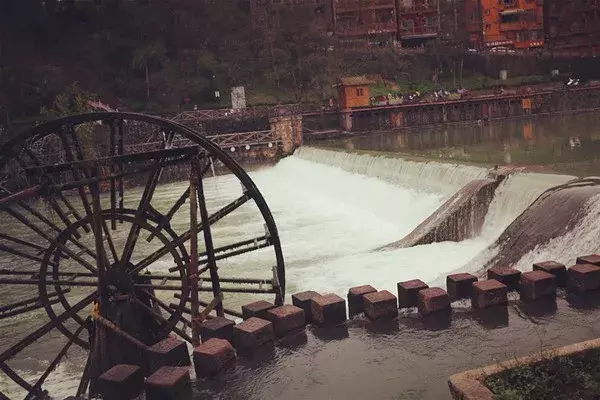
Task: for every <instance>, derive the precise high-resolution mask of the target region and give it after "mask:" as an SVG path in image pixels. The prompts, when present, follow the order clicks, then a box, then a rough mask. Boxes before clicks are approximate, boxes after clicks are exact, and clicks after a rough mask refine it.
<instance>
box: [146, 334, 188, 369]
mask: <svg viewBox="0 0 600 400" xmlns="http://www.w3.org/2000/svg"><path fill="white" fill-rule="evenodd" d="M148 362H149V364H150V373H153V372H154V371H156V370H158V369H159V368H160V367H164V366H171V367H180V366H184V365H190V355H189V354H188V350H187V345H186V343H185V342H184V341H182V340H179V339H177V338H174V337H168V338H166V339H163V340H161V341H160V342H158V343H156V344H155V345H154V346H152V347H150V350H149V351H148Z"/></svg>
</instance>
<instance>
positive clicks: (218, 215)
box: [131, 193, 252, 274]
mask: <svg viewBox="0 0 600 400" xmlns="http://www.w3.org/2000/svg"><path fill="white" fill-rule="evenodd" d="M251 198H252V196H251V195H250V194H249V193H244V194H243V195H242V196H240V197H239V198H237V199H236V200H234V201H232V202H231V203H229V204H227V205H226V206H224V207H223V208H221V209H220V210H219V211H217V212H215V213H214V214H212V215H211V216H210V218H209V223H210V224H214V223H216V222H218V221H220V220H221V219H223V218H224V217H226V216H227V215H229V214H231V213H232V212H233V211H235V210H237V209H238V208H240V207H241V206H242V205H244V204H245V203H246V202H247V201H248V200H250V199H251ZM202 230H203V224H202V223H199V224H198V232H200V231H202ZM190 235H191V230H188V231H186V232H185V233H183V234H181V235H180V236H177V237H175V238H174V240H173V242H172V245H173V246H179V245H181V244H183V243H185V242H186V241H188V240H190ZM168 252H169V249H168V248H167V247H166V246H163V247H161V248H160V249H158V250H156V251H155V252H154V253H152V254H150V255H149V256H147V257H145V258H144V259H142V260H141V261H140V262H138V263H137V264H136V265H135V266H134V268H133V269H132V270H131V273H132V274H137V273H139V272H140V271H141V270H143V269H144V268H147V267H149V266H150V265H151V264H152V263H154V262H156V261H158V260H160V259H161V258H162V257H163V256H165V255H166V254H167V253H168Z"/></svg>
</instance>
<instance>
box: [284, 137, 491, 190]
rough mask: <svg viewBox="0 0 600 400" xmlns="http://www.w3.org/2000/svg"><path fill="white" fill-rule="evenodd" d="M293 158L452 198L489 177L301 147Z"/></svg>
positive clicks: (480, 171)
mask: <svg viewBox="0 0 600 400" xmlns="http://www.w3.org/2000/svg"><path fill="white" fill-rule="evenodd" d="M294 156H295V157H299V158H302V159H304V160H309V161H314V162H317V163H319V164H325V165H331V166H334V167H336V168H340V169H342V170H344V171H346V172H352V173H358V174H361V175H366V176H370V177H373V178H378V179H381V180H384V181H386V182H389V183H392V184H395V185H399V186H403V187H409V188H416V189H418V190H419V191H421V192H433V193H443V194H445V195H448V196H451V195H453V194H454V192H455V191H456V189H457V188H460V187H462V186H464V185H466V184H467V183H469V182H471V181H472V180H475V179H482V178H485V177H486V175H487V170H486V169H485V168H479V167H472V166H467V165H461V164H443V163H438V162H434V161H429V162H416V161H407V160H402V159H399V158H395V157H392V156H382V155H380V156H372V155H369V154H357V153H348V152H345V151H335V150H325V149H317V148H313V147H301V148H300V149H298V150H297V151H296V153H295V154H294Z"/></svg>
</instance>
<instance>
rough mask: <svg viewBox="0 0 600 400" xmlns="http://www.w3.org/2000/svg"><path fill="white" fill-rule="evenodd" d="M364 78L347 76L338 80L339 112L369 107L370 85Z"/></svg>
mask: <svg viewBox="0 0 600 400" xmlns="http://www.w3.org/2000/svg"><path fill="white" fill-rule="evenodd" d="M372 83H373V82H371V81H370V80H369V79H367V77H365V76H348V77H345V78H340V79H339V80H338V83H337V85H336V86H337V89H338V101H339V105H340V109H341V110H346V109H349V108H354V107H368V106H369V105H371V100H370V98H371V89H370V88H369V85H370V84H372Z"/></svg>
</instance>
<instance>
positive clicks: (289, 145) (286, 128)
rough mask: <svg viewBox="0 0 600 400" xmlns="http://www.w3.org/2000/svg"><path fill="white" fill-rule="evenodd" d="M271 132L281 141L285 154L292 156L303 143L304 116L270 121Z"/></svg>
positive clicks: (283, 117)
mask: <svg viewBox="0 0 600 400" xmlns="http://www.w3.org/2000/svg"><path fill="white" fill-rule="evenodd" d="M269 123H270V124H271V130H272V131H273V132H275V135H276V136H277V137H278V138H279V139H281V142H282V144H283V154H284V155H290V154H292V153H293V152H294V150H295V149H296V148H298V147H300V146H302V143H303V136H302V116H301V115H289V116H280V117H272V118H270V119H269Z"/></svg>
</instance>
